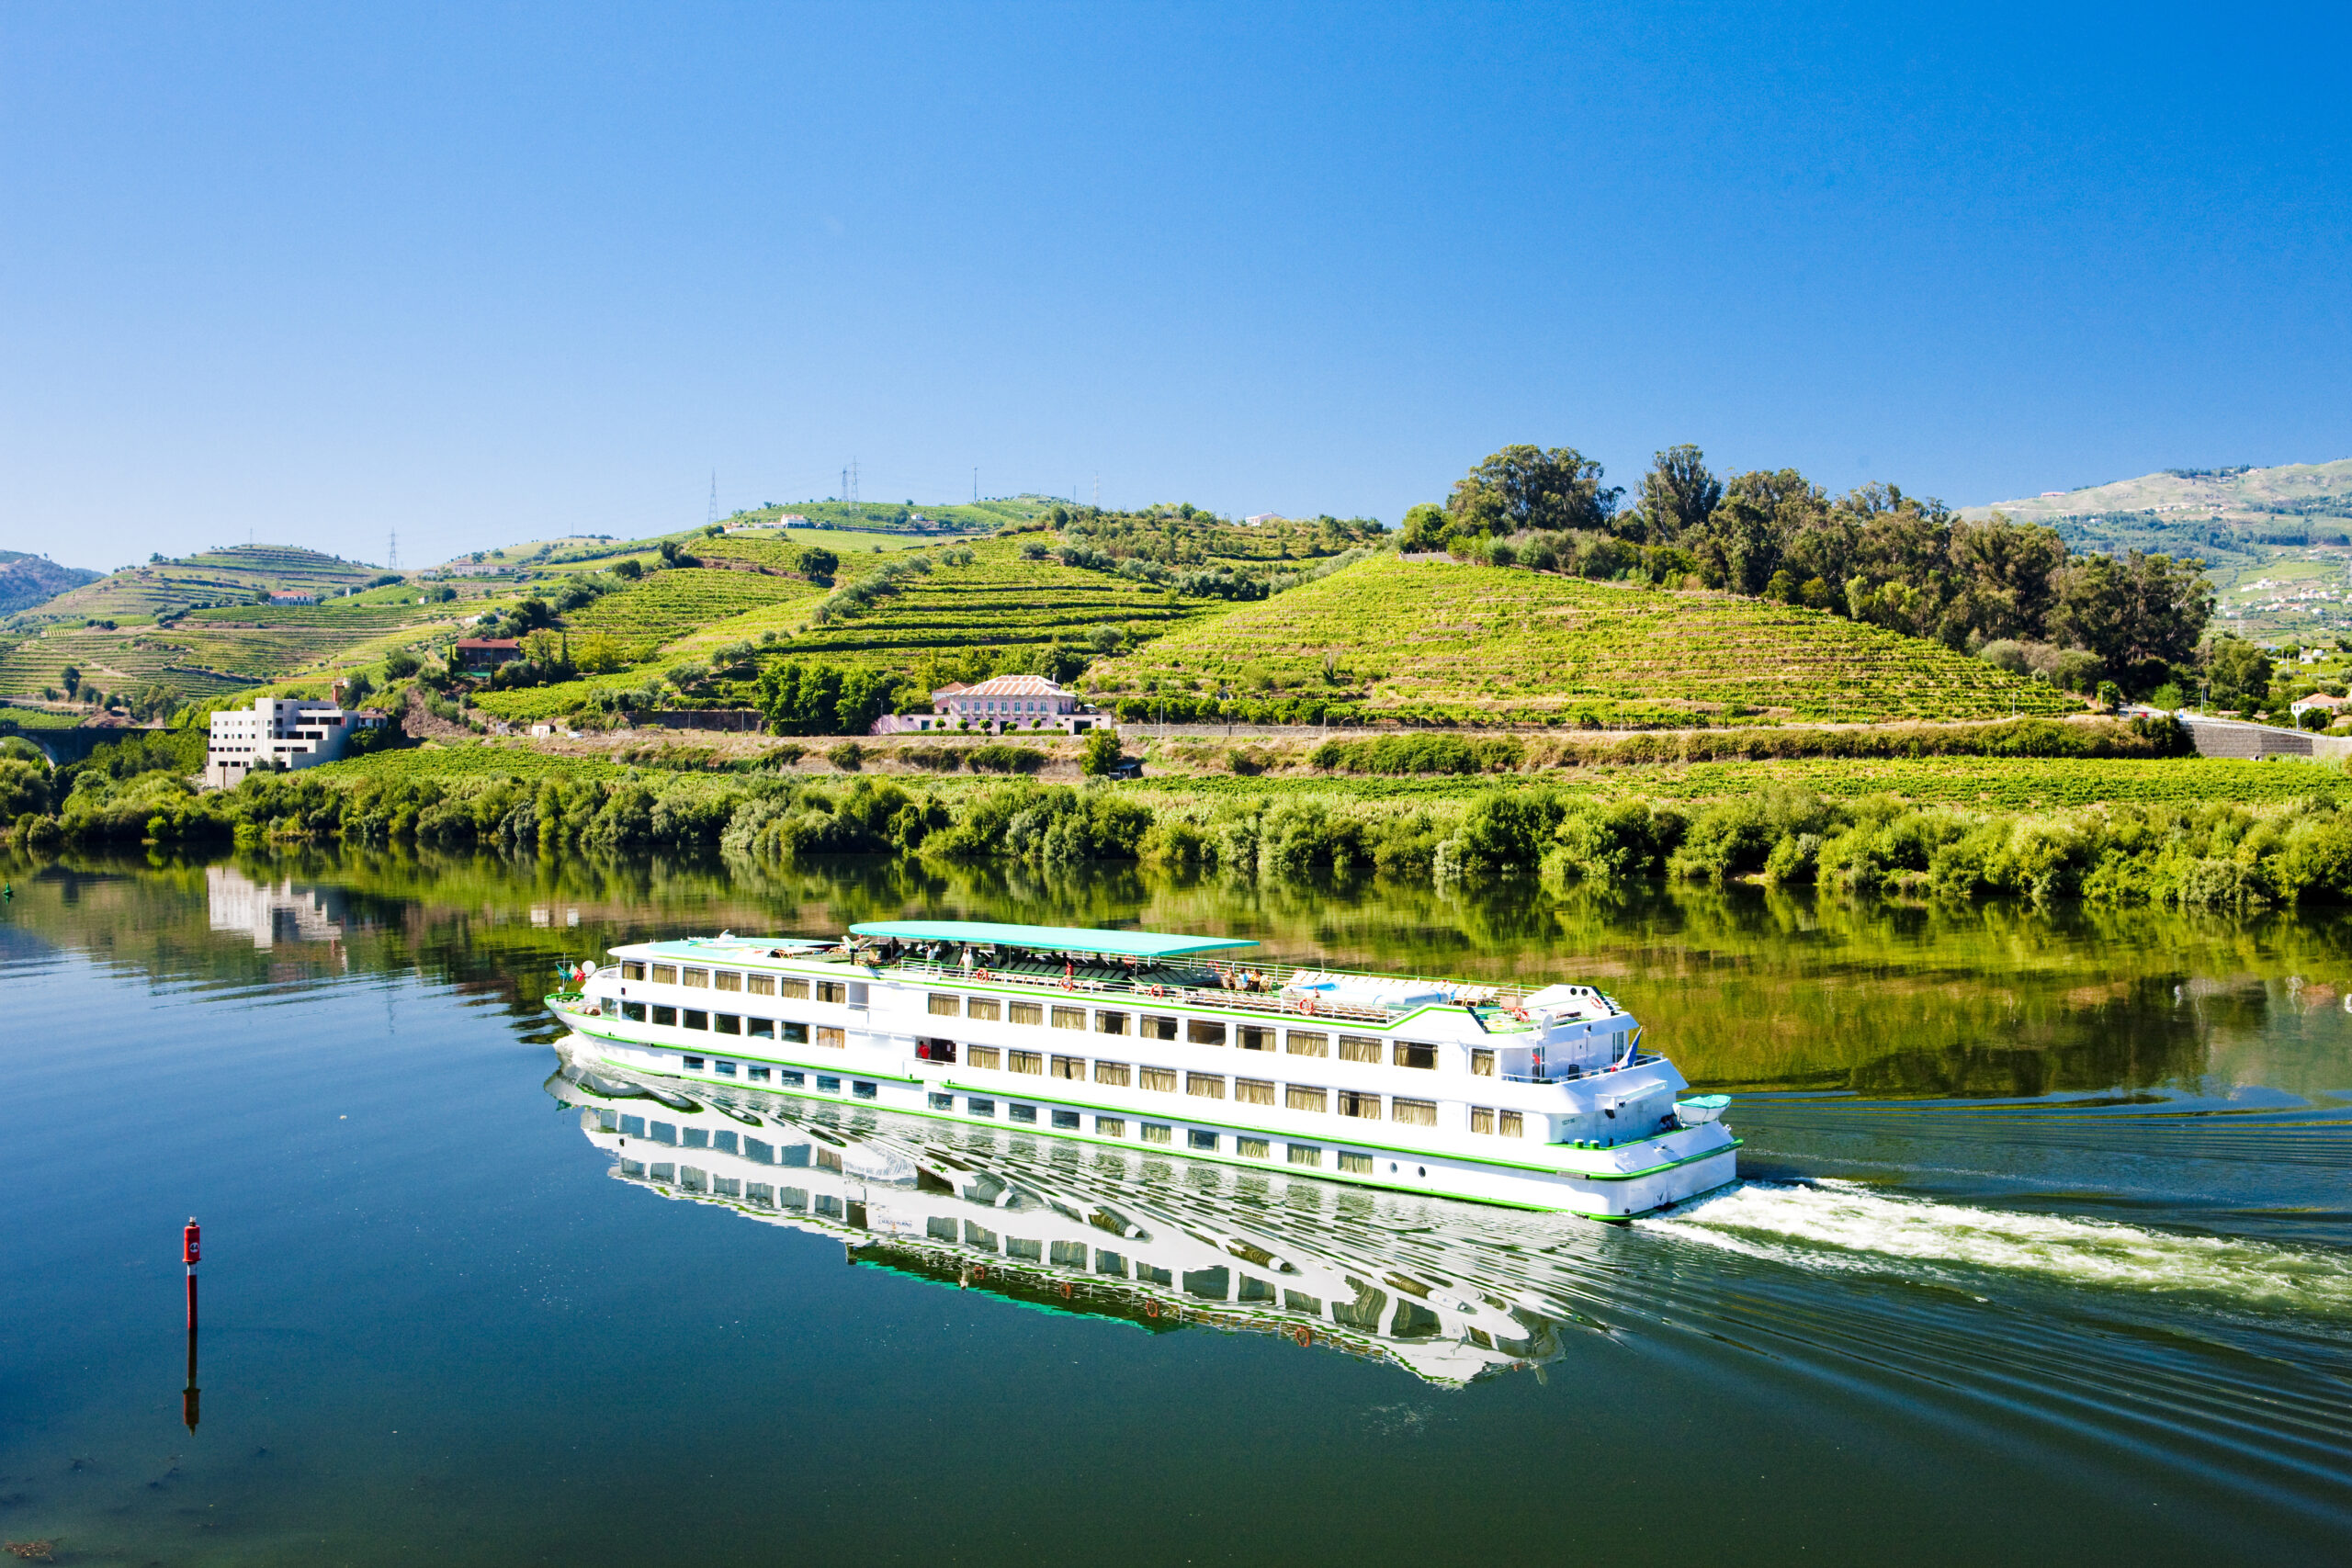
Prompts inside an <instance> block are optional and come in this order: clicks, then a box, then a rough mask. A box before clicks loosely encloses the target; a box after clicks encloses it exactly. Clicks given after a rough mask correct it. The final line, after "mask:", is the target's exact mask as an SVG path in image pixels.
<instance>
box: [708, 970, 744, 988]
mask: <svg viewBox="0 0 2352 1568" xmlns="http://www.w3.org/2000/svg"><path fill="white" fill-rule="evenodd" d="M710 988H711V989H712V990H714V991H740V990H741V989H742V988H743V976H741V975H739V974H737V973H736V972H735V971H734V970H732V969H714V970H712V971H711V972H710Z"/></svg>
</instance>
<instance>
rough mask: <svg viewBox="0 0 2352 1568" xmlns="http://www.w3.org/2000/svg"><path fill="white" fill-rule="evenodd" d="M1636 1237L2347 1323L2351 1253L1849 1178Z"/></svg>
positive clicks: (1694, 1209) (1706, 1206)
mask: <svg viewBox="0 0 2352 1568" xmlns="http://www.w3.org/2000/svg"><path fill="white" fill-rule="evenodd" d="M1636 1223H1637V1224H1638V1225H1640V1226H1641V1227H1642V1228H1644V1229H1646V1230H1649V1231H1652V1232H1655V1233H1658V1234H1661V1235H1668V1236H1672V1237H1675V1238H1678V1239H1680V1240H1684V1241H1689V1242H1692V1243H1697V1244H1700V1245H1703V1246H1707V1247H1719V1248H1723V1249H1724V1250H1728V1251H1732V1252H1737V1253H1741V1254H1744V1255H1746V1256H1747V1257H1751V1258H1764V1259H1769V1260H1771V1261H1773V1262H1778V1263H1783V1264H1788V1265H1792V1266H1795V1267H1798V1268H1804V1269H1838V1270H1849V1271H1864V1272H1894V1273H1900V1274H1902V1275H1903V1276H1905V1277H1906V1278H1917V1277H1918V1276H1919V1275H1920V1274H1921V1273H1922V1272H1923V1271H1924V1272H1925V1273H1927V1274H1928V1275H1929V1276H1931V1277H1933V1278H1936V1279H1938V1280H1941V1281H1943V1282H1946V1283H1951V1284H1975V1285H1981V1284H1983V1283H1985V1282H1986V1277H1987V1276H2001V1275H2009V1276H2018V1275H2024V1276H2031V1277H2036V1278H2039V1279H2041V1280H2045V1281H2050V1282H2055V1283H2060V1284H2064V1285H2066V1286H2070V1287H2075V1288H2086V1289H2098V1290H2109V1291H2117V1292H2143V1293H2145V1292H2167V1293H2172V1294H2177V1295H2183V1296H2191V1295H2193V1296H2202V1297H2206V1298H2209V1299H2218V1300H2221V1301H2224V1302H2227V1303H2231V1304H2233V1305H2236V1306H2240V1307H2247V1308H2254V1309H2257V1310H2261V1311H2267V1312H2287V1313H2294V1314H2305V1315H2310V1316H2314V1317H2322V1318H2335V1319H2346V1320H2352V1253H2344V1252H2333V1251H2327V1250H2323V1249H2316V1248H2304V1247H2288V1246H2281V1245H2278V1244H2275V1243H2270V1242H2263V1241H2254V1240H2247V1239H2242V1238H2233V1237H2227V1236H2212V1235H2177V1234H2172V1233H2168V1232H2164V1231H2154V1230H2144V1229H2142V1228H2140V1227H2138V1226H2134V1225H2127V1224H2115V1223H2111V1222H2107V1221H2098V1220H2085V1219H2075V1218H2068V1217H2064V1216H2061V1215H2054V1214H2037V1213H2023V1212H2020V1211H2017V1210H2003V1209H1979V1208H1972V1207H1969V1206H1966V1205H1963V1204H1958V1203H1947V1202H1939V1201H1935V1200H1932V1199H1926V1198H1914V1197H1904V1196H1897V1195H1894V1194H1889V1193H1886V1192H1883V1191H1879V1190H1874V1189H1872V1188H1870V1187H1866V1186H1863V1185H1862V1184H1860V1183H1858V1182H1850V1181H1838V1180H1828V1179H1822V1180H1815V1181H1809V1182H1803V1183H1788V1184H1781V1183H1765V1182H1747V1183H1742V1184H1740V1185H1738V1186H1736V1187H1732V1188H1729V1189H1726V1190H1724V1191H1722V1192H1719V1193H1717V1194H1714V1195H1713V1196H1710V1197H1706V1198H1702V1199H1700V1200H1698V1201H1695V1202H1693V1203H1691V1204H1688V1205H1686V1206H1684V1207H1683V1208H1681V1209H1679V1210H1677V1211H1675V1212H1673V1213H1669V1214H1666V1215H1661V1216H1656V1217H1653V1218H1650V1219H1645V1220H1642V1221H1639V1222H1636Z"/></svg>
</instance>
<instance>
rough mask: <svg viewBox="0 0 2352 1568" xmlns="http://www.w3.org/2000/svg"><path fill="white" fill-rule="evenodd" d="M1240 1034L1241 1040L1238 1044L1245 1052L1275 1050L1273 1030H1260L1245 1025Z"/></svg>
mask: <svg viewBox="0 0 2352 1568" xmlns="http://www.w3.org/2000/svg"><path fill="white" fill-rule="evenodd" d="M1239 1035H1240V1039H1239V1041H1238V1043H1239V1045H1240V1046H1241V1048H1242V1049H1243V1050H1244V1051H1271V1050H1272V1049H1273V1048H1274V1032H1273V1031H1272V1030H1271V1029H1259V1028H1256V1027H1254V1026H1252V1025H1250V1024H1247V1023H1245V1024H1243V1025H1242V1026H1241V1028H1240V1030H1239Z"/></svg>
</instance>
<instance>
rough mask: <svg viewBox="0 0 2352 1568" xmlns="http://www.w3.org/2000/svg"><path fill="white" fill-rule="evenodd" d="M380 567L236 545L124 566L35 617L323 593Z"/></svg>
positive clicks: (121, 616) (157, 610)
mask: <svg viewBox="0 0 2352 1568" xmlns="http://www.w3.org/2000/svg"><path fill="white" fill-rule="evenodd" d="M382 571H383V569H382V568H380V567H373V566H369V565H368V564H366V563H365V562H363V561H347V560H345V559H343V558H340V557H337V556H329V555H322V554H320V553H319V552H318V551H316V550H306V549H302V548H300V547H296V546H291V545H233V546H230V547H227V548H224V549H218V550H205V551H203V552H201V553H199V554H197V555H192V556H187V557H184V558H177V559H163V558H157V559H152V560H150V561H149V562H148V563H147V564H146V565H144V566H134V567H125V568H124V569H123V570H120V571H117V572H113V573H110V574H108V575H107V576H106V577H103V578H100V579H98V580H97V581H95V582H90V583H87V584H85V585H84V586H82V587H79V588H75V589H74V590H72V591H71V592H66V593H62V594H60V595H59V596H58V597H56V598H54V599H51V600H50V601H49V602H48V603H47V604H42V605H40V607H39V608H38V609H36V610H34V611H32V612H31V613H30V615H29V616H28V617H27V618H28V619H30V620H34V621H62V620H75V621H80V620H112V621H129V620H142V619H152V618H153V617H154V616H157V615H173V614H175V613H176V612H179V611H184V610H190V609H194V608H196V607H198V606H199V605H206V604H237V603H242V602H244V601H248V600H250V599H252V598H253V596H254V594H256V593H259V592H265V591H268V590H274V589H275V590H287V591H297V590H299V591H302V592H314V593H319V594H322V595H324V594H327V593H340V592H343V591H344V590H345V589H346V588H357V587H361V586H364V585H365V584H367V583H368V582H369V581H372V580H373V579H375V578H376V577H378V576H380V575H381V574H382Z"/></svg>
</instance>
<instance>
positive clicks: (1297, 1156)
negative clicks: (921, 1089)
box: [931, 1091, 1372, 1176]
mask: <svg viewBox="0 0 2352 1568" xmlns="http://www.w3.org/2000/svg"><path fill="white" fill-rule="evenodd" d="M931 1108H932V1109H933V1111H954V1110H955V1109H956V1097H955V1096H954V1095H952V1094H943V1093H939V1092H937V1091H933V1094H932V1096H931ZM964 1111H965V1114H967V1115H969V1116H987V1117H990V1118H993V1117H994V1116H995V1115H996V1113H997V1101H996V1100H994V1099H993V1098H989V1097H986V1096H981V1095H977V1094H974V1095H967V1096H966V1097H965V1099H964ZM1004 1113H1005V1120H1006V1121H1008V1122H1019V1123H1021V1124H1023V1125H1025V1126H1035V1125H1037V1108H1036V1107H1035V1106H1034V1105H1023V1104H1022V1103H1021V1102H1020V1101H1018V1100H1006V1101H1005V1102H1004ZM1049 1116H1050V1118H1051V1122H1052V1125H1053V1127H1054V1128H1055V1130H1056V1131H1057V1132H1064V1133H1076V1132H1080V1131H1083V1130H1084V1122H1085V1118H1084V1117H1083V1116H1082V1115H1080V1113H1079V1112H1078V1111H1060V1110H1050V1109H1049ZM1127 1126H1128V1119H1127V1118H1126V1117H1125V1116H1097V1117H1096V1118H1094V1135H1095V1136H1096V1137H1098V1138H1125V1137H1126V1136H1127ZM1135 1136H1136V1139H1137V1140H1138V1141H1140V1142H1142V1143H1147V1144H1159V1145H1166V1146H1169V1147H1173V1146H1174V1145H1175V1143H1176V1129H1175V1128H1174V1127H1173V1126H1171V1125H1170V1124H1169V1123H1168V1122H1142V1121H1138V1122H1136V1123H1135ZM1228 1142H1229V1143H1230V1144H1231V1145H1232V1152H1233V1153H1234V1154H1236V1155H1238V1156H1240V1157H1241V1158H1243V1159H1264V1160H1270V1159H1272V1158H1273V1157H1274V1156H1273V1143H1272V1140H1271V1139H1268V1138H1253V1137H1249V1136H1247V1135H1243V1134H1222V1133H1213V1132H1210V1131H1208V1130H1207V1129H1206V1128H1202V1127H1188V1128H1186V1129H1185V1130H1184V1146H1185V1147H1186V1148H1188V1149H1193V1150H1198V1151H1199V1152H1201V1153H1203V1154H1217V1153H1221V1152H1223V1151H1224V1149H1225V1147H1226V1145H1227V1143H1228ZM1283 1149H1284V1151H1285V1154H1284V1157H1285V1158H1286V1159H1288V1161H1289V1162H1290V1163H1291V1164H1292V1165H1298V1166H1313V1167H1315V1168H1317V1169H1318V1170H1319V1169H1321V1168H1322V1167H1323V1152H1324V1151H1323V1146H1322V1145H1319V1144H1285V1145H1283ZM1338 1168H1339V1169H1340V1170H1343V1171H1351V1172H1353V1173H1356V1174H1359V1175H1365V1176H1369V1175H1370V1174H1371V1173H1372V1156H1370V1155H1364V1154H1354V1153H1351V1152H1348V1151H1344V1150H1343V1151H1341V1152H1340V1156H1339V1166H1338Z"/></svg>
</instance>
